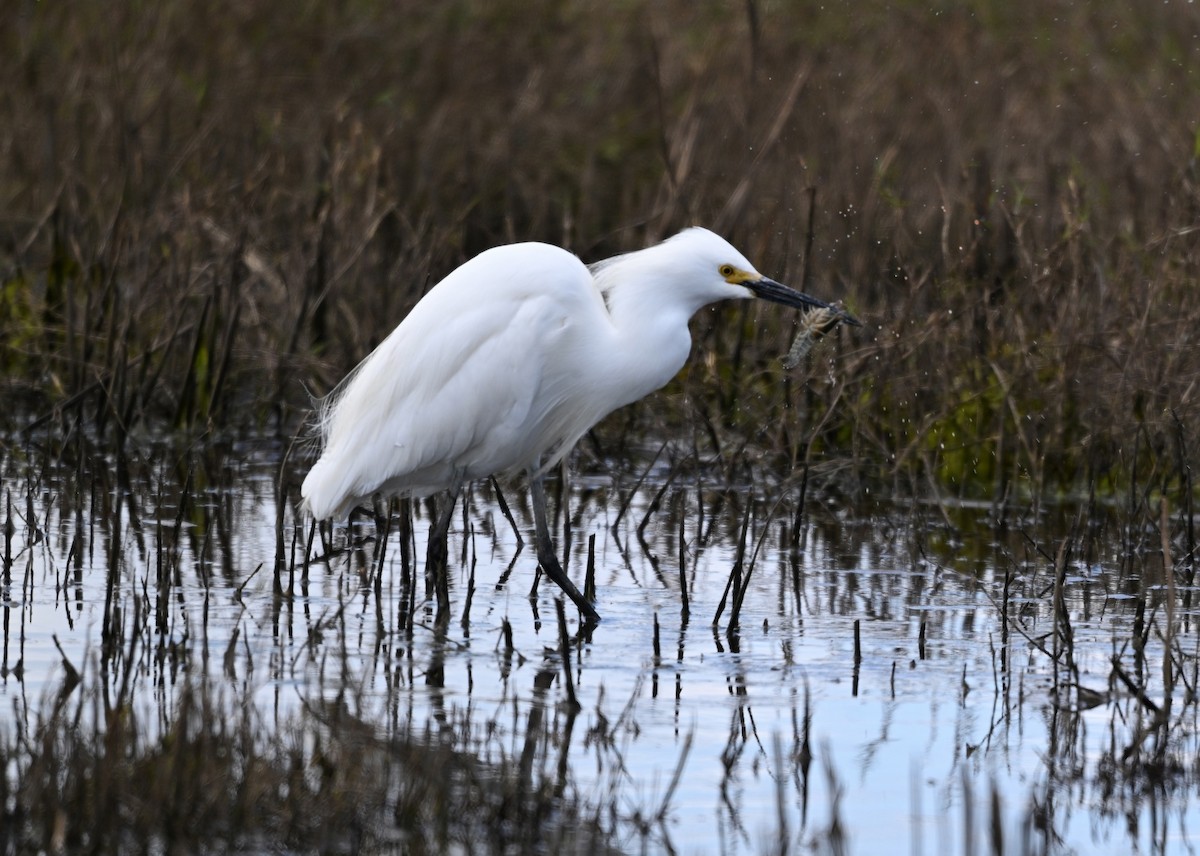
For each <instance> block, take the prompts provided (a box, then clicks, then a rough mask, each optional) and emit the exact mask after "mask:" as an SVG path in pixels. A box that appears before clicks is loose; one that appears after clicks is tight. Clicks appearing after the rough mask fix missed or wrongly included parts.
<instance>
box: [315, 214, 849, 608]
mask: <svg viewBox="0 0 1200 856" xmlns="http://www.w3.org/2000/svg"><path fill="white" fill-rule="evenodd" d="M750 297H761V298H764V299H766V300H769V301H773V302H775V303H781V304H783V305H785V306H793V307H797V308H805V307H820V308H826V309H833V311H835V312H837V314H838V316H839V317H840V318H841V320H843V321H845V322H847V323H850V324H858V321H856V320H855V319H854V318H853V317H852V316H850V315H849V314H847V313H846V312H844V311H843V310H841V309H837V308H834V307H830V306H829V304H826V303H823V302H822V301H820V300H817V299H816V298H814V297H810V296H808V295H807V294H802V293H800V292H798V291H794V290H792V289H790V288H788V287H787V286H784V285H781V284H780V283H778V282H775V281H774V280H772V279H768V278H767V277H765V276H763V275H762V274H760V273H759V272H758V271H756V270H755V269H754V267H753V266H752V265H751V264H750V262H748V261H747V260H746V258H745V256H743V255H742V254H741V253H739V252H738V251H737V250H736V249H734V248H733V247H732V246H731V245H730V244H729V243H728V242H726V241H725V239H723V238H721V237H719V236H717V235H715V234H713V233H712V232H710V231H708V230H707V229H702V228H692V229H686V230H684V231H683V232H680V233H679V234H678V235H675V236H674V237H672V238H670V239H668V240H666V241H664V242H663V243H661V244H657V245H655V246H652V247H649V248H647V249H644V250H638V251H636V252H631V253H627V254H625V255H621V256H617V257H615V258H612V259H608V260H606V261H601V262H598V263H596V264H593V265H591V266H590V267H589V266H586V265H584V264H583V262H581V261H580V260H579V259H578V258H576V257H575V256H574V255H572V254H571V253H570V252H568V251H566V250H564V249H560V248H558V247H554V246H551V245H548V244H539V243H523V244H512V245H508V246H501V247H496V248H495V249H491V250H487V251H486V252H484V253H481V254H480V255H478V256H476V257H475V258H473V259H471V260H470V261H468V262H466V263H465V264H463V265H462V266H461V267H459V268H458V269H457V270H455V271H453V272H452V273H451V274H450V275H449V276H447V277H446V278H445V279H443V280H442V281H441V282H439V283H438V284H437V285H435V286H434V287H433V288H432V289H431V290H430V291H429V293H428V294H426V295H425V296H424V297H423V298H422V299H421V300H420V302H418V303H417V305H416V307H414V308H413V310H412V312H410V313H409V315H408V316H407V317H406V318H405V319H404V320H403V321H402V322H401V323H400V325H399V326H398V327H397V328H396V329H395V330H394V331H393V332H392V333H391V334H390V335H389V336H388V337H387V338H386V339H385V340H384V341H383V342H382V343H381V344H380V345H379V347H378V348H376V349H375V350H374V351H373V352H372V353H371V354H370V356H368V357H367V358H366V359H365V360H363V361H362V362H361V363H360V364H359V365H358V367H357V368H355V369H354V370H353V371H352V372H351V373H350V374H349V375H348V376H347V377H346V379H345V380H343V381H342V382H341V384H339V385H338V387H337V388H336V389H334V391H333V392H332V393H330V395H329V396H327V397H326V398H325V399H324V400H323V401H322V402H321V404H320V406H319V409H318V416H317V422H318V426H319V429H320V434H321V440H322V453H321V457H320V459H319V460H318V461H317V462H316V464H314V465H313V468H312V470H311V471H310V472H309V473H308V476H307V477H306V478H305V480H304V485H303V487H302V488H301V493H302V495H303V497H304V502H305V504H306V505H307V507H308V509H309V510H310V511H311V512H312V514H313V515H314V516H315V517H316V518H317V519H324V518H327V517H333V516H337V515H342V514H345V513H346V512H348V511H349V509H350V508H351V507H353V506H354V505H355V504H357V503H358V502H360V501H362V500H365V499H368V498H369V497H371V496H372V495H374V494H376V493H381V494H383V495H386V496H409V497H424V496H430V495H433V494H436V493H439V492H441V491H449V493H450V497H451V501H450V509H453V506H454V502H455V500H456V499H457V495H458V491H459V490H460V489H461V487H462V485H464V484H466V483H467V482H470V481H472V480H474V479H479V478H484V477H486V476H489V475H493V474H499V473H508V472H516V471H519V470H526V471H527V472H528V474H529V481H530V490H531V500H532V505H533V513H534V524H535V530H536V535H537V538H536V543H537V557H538V562H539V564H540V565H541V567H542V570H543V571H544V572H545V573H546V575H547V576H549V577H550V579H552V580H553V581H554V582H555V583H557V584H558V586H559V587H560V588H561V589H562V590H563V591H564V592H565V593H566V594H567V596H569V597H570V598H571V600H572V601H574V602H575V604H576V606H578V607H579V609H580V611H581V612H582V613H583V614H584V616H586V618H587V619H588V620H589V621H596V620H598V619H599V615H598V614H597V612H596V610H595V608H594V607H593V606H592V604H591V603H589V602H588V601H587V599H586V598H584V597H583V595H582V594H580V592H579V590H578V589H577V588H576V587H575V585H574V584H573V583H572V582H571V580H570V578H569V577H568V576H567V575H566V574H565V573H564V572H563V570H562V567H561V566H560V564H559V562H558V559H557V557H556V555H555V551H554V544H553V541H552V540H551V537H550V529H549V526H548V524H547V522H546V499H545V491H544V488H543V485H542V478H543V475H544V474H545V472H546V471H547V470H548V469H549V468H550V467H552V466H553V465H554V464H555V463H557V462H558V461H559V460H560V459H561V458H562V457H563V456H564V455H565V454H566V453H567V452H568V451H570V449H571V447H572V446H573V445H574V444H575V442H576V441H577V440H578V439H579V438H580V437H582V436H583V434H584V433H585V432H586V431H587V430H588V429H589V428H591V427H592V426H593V425H595V424H596V423H597V422H598V421H600V419H602V418H603V417H604V416H606V415H608V414H609V413H611V412H612V411H614V410H616V409H617V408H618V407H622V406H624V405H626V404H629V403H631V402H633V401H636V400H638V399H639V398H642V397H643V396H645V395H648V394H649V393H651V392H653V391H654V390H656V389H659V388H660V387H662V386H663V385H664V384H666V383H667V381H669V380H670V379H671V378H672V377H674V376H675V374H676V373H677V372H678V371H679V370H680V369H681V368H682V367H683V364H684V362H685V361H686V360H687V356H688V351H689V350H690V349H691V342H692V340H691V333H690V332H689V330H688V321H689V319H690V318H691V317H692V315H693V314H695V313H696V311H697V310H699V309H700V308H701V307H703V306H706V305H707V304H710V303H715V302H716V301H718V300H730V299H733V300H737V299H742V298H750ZM450 514H451V512H450V511H446V512H445V513H444V515H439V517H440V518H441V519H440V520H439V530H440V532H441V535H442V537H443V540H444V532H445V528H446V527H448V526H449V520H450Z"/></svg>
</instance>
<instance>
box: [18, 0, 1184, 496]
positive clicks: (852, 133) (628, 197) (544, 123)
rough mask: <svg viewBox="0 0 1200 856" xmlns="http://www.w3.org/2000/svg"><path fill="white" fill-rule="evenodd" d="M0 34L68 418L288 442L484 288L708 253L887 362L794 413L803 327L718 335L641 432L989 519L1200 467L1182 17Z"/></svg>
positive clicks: (70, 27) (65, 8)
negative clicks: (505, 250) (526, 264)
mask: <svg viewBox="0 0 1200 856" xmlns="http://www.w3.org/2000/svg"><path fill="white" fill-rule="evenodd" d="M0 33H2V35H0V78H2V79H4V80H5V81H7V83H6V86H5V91H4V95H3V97H2V98H0V155H2V158H0V162H3V163H4V164H5V167H4V169H3V171H2V172H0V199H2V200H3V206H2V212H3V213H2V214H0V283H2V286H3V287H2V289H0V331H2V334H3V335H2V344H0V366H2V368H3V371H4V387H5V390H6V396H8V397H10V398H12V397H13V396H16V395H18V394H21V395H22V396H24V397H25V398H26V399H27V400H29V401H30V406H32V407H33V408H34V409H35V411H36V412H46V411H47V409H49V408H52V407H58V408H60V409H61V412H62V413H64V414H65V415H66V416H67V417H72V416H73V415H74V414H75V413H77V412H79V413H86V414H87V416H88V419H89V420H91V419H94V420H95V421H96V423H97V424H98V425H99V426H100V427H102V428H111V427H114V426H115V429H116V431H117V434H118V436H123V434H124V432H125V431H126V430H128V429H129V428H131V427H133V426H134V425H136V424H138V423H142V422H145V421H147V420H148V421H149V422H150V423H151V424H153V425H162V424H164V423H170V424H174V425H177V426H191V427H201V428H205V427H207V428H212V429H216V430H223V429H226V428H240V427H246V426H247V425H250V426H261V425H263V424H269V423H270V422H271V421H272V420H279V421H280V422H281V423H282V424H283V425H284V426H285V430H289V431H290V429H291V427H292V426H293V425H294V424H295V423H296V421H297V420H298V418H299V413H300V411H301V410H303V408H304V407H305V406H306V404H307V401H306V397H305V393H304V386H305V385H308V386H309V387H311V389H312V390H313V391H314V392H317V393H319V392H321V391H324V390H326V389H328V388H329V386H330V385H331V384H332V383H333V382H334V381H336V379H337V378H338V377H340V376H341V375H342V373H344V371H345V370H346V369H348V368H349V367H350V366H351V365H353V364H354V362H355V361H356V360H357V359H358V358H360V357H362V356H363V355H364V354H365V353H366V352H367V351H368V350H369V349H370V348H371V346H372V345H373V344H374V343H376V342H378V341H379V340H380V338H381V337H382V336H383V335H384V334H385V333H386V332H387V331H388V330H389V329H390V328H391V327H392V326H394V324H395V323H396V322H397V321H398V320H399V319H400V318H401V317H402V316H403V314H404V313H405V311H406V310H407V308H408V307H409V306H411V305H412V304H413V303H414V301H415V300H416V299H417V298H418V297H419V296H420V294H421V293H422V291H423V290H424V289H425V288H427V287H428V285H429V284H431V283H432V282H434V281H436V280H437V279H438V278H439V277H441V276H442V275H444V274H445V273H446V272H447V271H449V270H450V269H451V268H453V267H454V266H455V265H457V264H458V263H460V262H461V261H463V260H464V259H465V258H467V257H469V256H471V255H472V254H474V253H476V252H478V251H480V250H482V249H484V248H486V247H488V246H491V245H493V244H496V243H500V242H505V241H514V240H525V239H538V240H546V241H551V242H554V243H559V244H563V245H565V246H568V247H570V248H571V249H573V250H575V251H576V252H578V253H579V254H580V255H581V256H582V257H583V258H584V259H585V260H592V259H595V258H598V257H602V256H604V255H607V254H610V253H613V252H616V251H619V250H622V249H626V248H630V247H637V246H641V245H643V244H645V243H647V242H650V241H654V240H657V239H659V238H661V237H663V236H665V235H667V234H669V233H671V232H672V231H673V230H675V229H677V228H679V227H681V226H685V225H688V224H691V223H703V224H707V225H709V226H711V227H714V228H716V229H717V230H719V231H721V232H723V233H725V234H726V235H727V237H729V238H730V239H731V240H732V241H733V242H734V243H735V244H737V245H739V246H740V247H741V248H743V249H744V250H745V251H746V253H747V254H748V255H749V256H750V257H751V258H752V259H754V260H755V261H756V262H757V263H758V264H759V266H760V267H761V268H762V269H763V270H765V271H768V272H770V273H771V274H773V275H775V276H777V277H778V278H780V279H783V280H785V281H790V282H792V283H795V284H797V285H801V284H802V285H804V286H805V287H807V288H810V289H811V290H813V291H815V292H816V293H818V294H820V295H823V296H826V297H829V298H833V297H844V298H845V299H846V301H847V304H848V305H849V307H850V308H851V309H852V310H853V311H855V312H856V313H858V314H859V315H861V316H862V317H864V318H866V319H867V320H868V327H867V330H866V331H855V332H853V333H851V334H849V335H846V334H843V336H842V339H841V342H840V347H839V348H838V349H837V350H836V351H833V350H830V351H828V352H826V353H825V354H824V355H823V356H826V357H834V364H833V366H832V368H831V369H829V370H828V371H826V370H825V369H824V368H823V367H822V368H821V370H820V371H818V372H816V373H815V377H813V378H812V379H811V380H809V381H808V383H807V387H806V388H804V389H803V392H801V388H802V386H803V385H802V384H798V383H797V384H792V383H790V382H789V381H788V379H787V374H786V373H785V372H784V371H783V370H782V369H781V367H780V366H779V364H778V357H780V356H782V355H783V354H784V353H785V352H786V350H787V343H788V341H789V339H790V327H791V324H792V321H793V319H792V318H791V317H781V316H779V314H778V313H773V312H772V311H771V310H769V309H763V308H757V307H756V308H748V307H736V308H728V309H724V310H721V311H720V312H719V313H714V314H716V315H719V316H720V317H718V318H715V319H710V318H705V319H702V320H701V321H700V322H699V323H698V324H696V330H697V334H698V335H697V338H698V345H697V351H698V353H697V358H696V359H695V360H694V362H693V363H692V366H691V368H690V369H689V370H688V371H687V372H686V373H685V374H684V375H683V376H682V378H681V379H680V381H679V382H678V383H677V384H676V385H675V386H674V387H673V389H674V391H675V392H676V393H681V394H682V395H676V396H673V397H672V396H667V397H659V398H658V399H657V401H656V402H654V403H651V404H649V405H646V406H643V407H641V408H639V409H636V410H634V411H633V412H632V413H630V414H626V415H624V416H621V417H617V418H616V420H615V421H616V422H621V421H622V420H629V419H636V420H638V421H639V422H640V423H646V424H649V425H653V423H654V422H656V421H658V420H668V421H670V422H676V423H684V424H686V423H688V422H696V421H699V422H701V423H702V424H704V425H706V426H707V429H706V432H705V433H706V442H711V443H712V444H714V446H718V447H719V446H720V445H721V444H722V443H723V441H724V438H725V436H726V435H725V433H724V427H725V426H727V425H729V424H731V423H733V422H738V423H740V424H739V425H738V432H739V436H744V435H745V433H746V432H752V433H757V434H758V435H759V436H758V437H757V438H756V442H759V443H761V445H762V446H763V447H765V448H768V449H772V450H774V451H775V452H776V453H777V454H779V455H780V456H781V457H780V461H781V462H786V460H787V459H788V458H792V459H793V460H794V459H795V458H796V457H797V456H800V455H802V454H804V453H805V450H806V449H807V447H808V442H809V441H810V440H811V439H815V440H816V441H817V442H816V445H815V446H813V447H812V450H810V451H813V450H815V451H817V452H819V453H821V454H823V455H826V456H829V457H832V458H850V459H852V461H853V464H854V472H855V473H856V474H857V475H858V477H859V478H860V479H862V478H866V479H870V480H874V479H876V478H878V479H881V480H883V481H885V482H890V483H892V484H894V485H896V486H900V487H903V488H905V489H916V490H922V489H924V487H925V486H926V484H927V480H929V479H932V480H933V481H934V482H936V483H937V484H938V485H940V486H941V487H943V488H945V487H950V488H952V489H955V490H959V491H963V492H967V493H972V494H976V495H984V496H995V497H1002V496H1005V495H1008V494H1011V493H1013V492H1024V493H1026V494H1031V493H1032V494H1037V493H1040V492H1041V491H1042V490H1043V489H1045V488H1047V487H1051V488H1074V487H1079V486H1082V485H1085V484H1088V483H1091V484H1094V485H1095V484H1098V485H1100V486H1101V488H1105V487H1109V486H1111V485H1113V484H1115V483H1121V482H1124V481H1127V480H1128V478H1129V472H1130V470H1131V468H1132V467H1133V465H1134V461H1133V458H1134V455H1135V450H1136V451H1137V453H1138V454H1141V455H1143V456H1146V460H1144V461H1142V463H1143V464H1144V465H1149V466H1154V463H1153V459H1152V455H1153V454H1154V452H1155V451H1156V450H1161V449H1164V448H1166V445H1167V440H1168V439H1169V437H1170V436H1171V432H1172V431H1173V430H1174V429H1173V425H1174V424H1175V423H1174V421H1173V418H1172V414H1174V415H1175V416H1177V417H1178V419H1179V421H1180V422H1181V423H1182V424H1183V425H1184V426H1187V432H1188V435H1189V440H1190V438H1191V437H1192V436H1194V432H1195V429H1194V424H1195V421H1196V420H1195V415H1196V408H1197V392H1196V390H1195V385H1194V381H1195V378H1196V377H1197V374H1198V370H1200V365H1198V362H1200V348H1197V347H1196V346H1195V341H1194V339H1195V331H1196V329H1197V328H1198V324H1197V322H1198V321H1200V291H1197V289H1196V288H1195V287H1194V283H1195V280H1196V277H1197V273H1198V267H1200V249H1198V248H1200V242H1198V241H1197V240H1195V237H1194V235H1193V230H1194V229H1195V228H1196V226H1197V216H1198V209H1200V200H1198V195H1197V175H1196V149H1197V139H1198V138H1200V137H1198V131H1200V129H1198V128H1197V126H1196V120H1195V117H1196V116H1197V115H1200V103H1198V102H1200V80H1198V77H1200V60H1198V59H1197V57H1196V52H1195V49H1194V43H1195V41H1196V38H1197V36H1198V34H1200V13H1197V12H1196V11H1195V9H1194V8H1193V7H1192V6H1191V5H1190V4H1185V3H1167V4H1155V5H1154V6H1152V7H1147V6H1145V4H1136V3H1118V4H1105V5H1104V6H1103V7H1093V6H1092V5H1090V4H1081V3H1050V4H1044V3H1020V4H1007V3H998V2H989V0H979V2H975V3H971V4H967V5H965V6H964V5H961V4H950V5H947V6H945V7H942V6H939V5H937V4H935V5H934V6H933V7H930V6H929V5H928V4H899V5H898V6H897V5H896V4H872V5H870V6H869V7H866V8H864V7H863V6H862V4H847V5H842V4H826V5H824V6H821V7H811V6H807V5H791V4H762V3H756V2H753V0H751V2H747V3H745V4H741V3H727V4H702V5H699V6H697V5H696V4H691V3H639V2H634V3H621V4H616V5H612V4H596V3H588V2H551V0H542V2H537V3H533V4H530V3H527V2H520V3H517V2H500V3H480V2H469V0H463V2H451V3H416V4H385V3H375V2H365V3H338V4H303V5H302V6H300V7H297V6H295V5H294V4H277V3H265V2H252V3H229V4H218V5H217V6H215V7H214V6H212V5H211V4H184V3H162V4H150V5H144V6H143V5H137V4H134V5H130V4H121V5H120V6H119V7H115V8H114V7H113V6H112V5H111V4H105V3H96V2H85V3H70V4H67V3H34V2H29V0H23V2H17V3H11V4H7V5H6V6H5V10H4V11H3V12H0ZM731 316H732V317H731ZM835 355H836V356H835ZM835 402H836V403H837V406H838V410H839V412H838V414H837V415H836V417H835V418H833V419H831V420H828V421H823V420H822V417H823V416H824V415H825V412H826V410H827V409H828V408H830V407H832V406H833V404H834V403H835ZM21 418H22V419H24V418H25V416H24V415H23V416H22V417H21ZM814 426H817V427H818V428H819V431H818V432H817V434H816V436H815V437H814V436H813V431H814ZM1139 438H1140V439H1139ZM1189 444H1190V445H1194V443H1190V442H1189Z"/></svg>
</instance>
